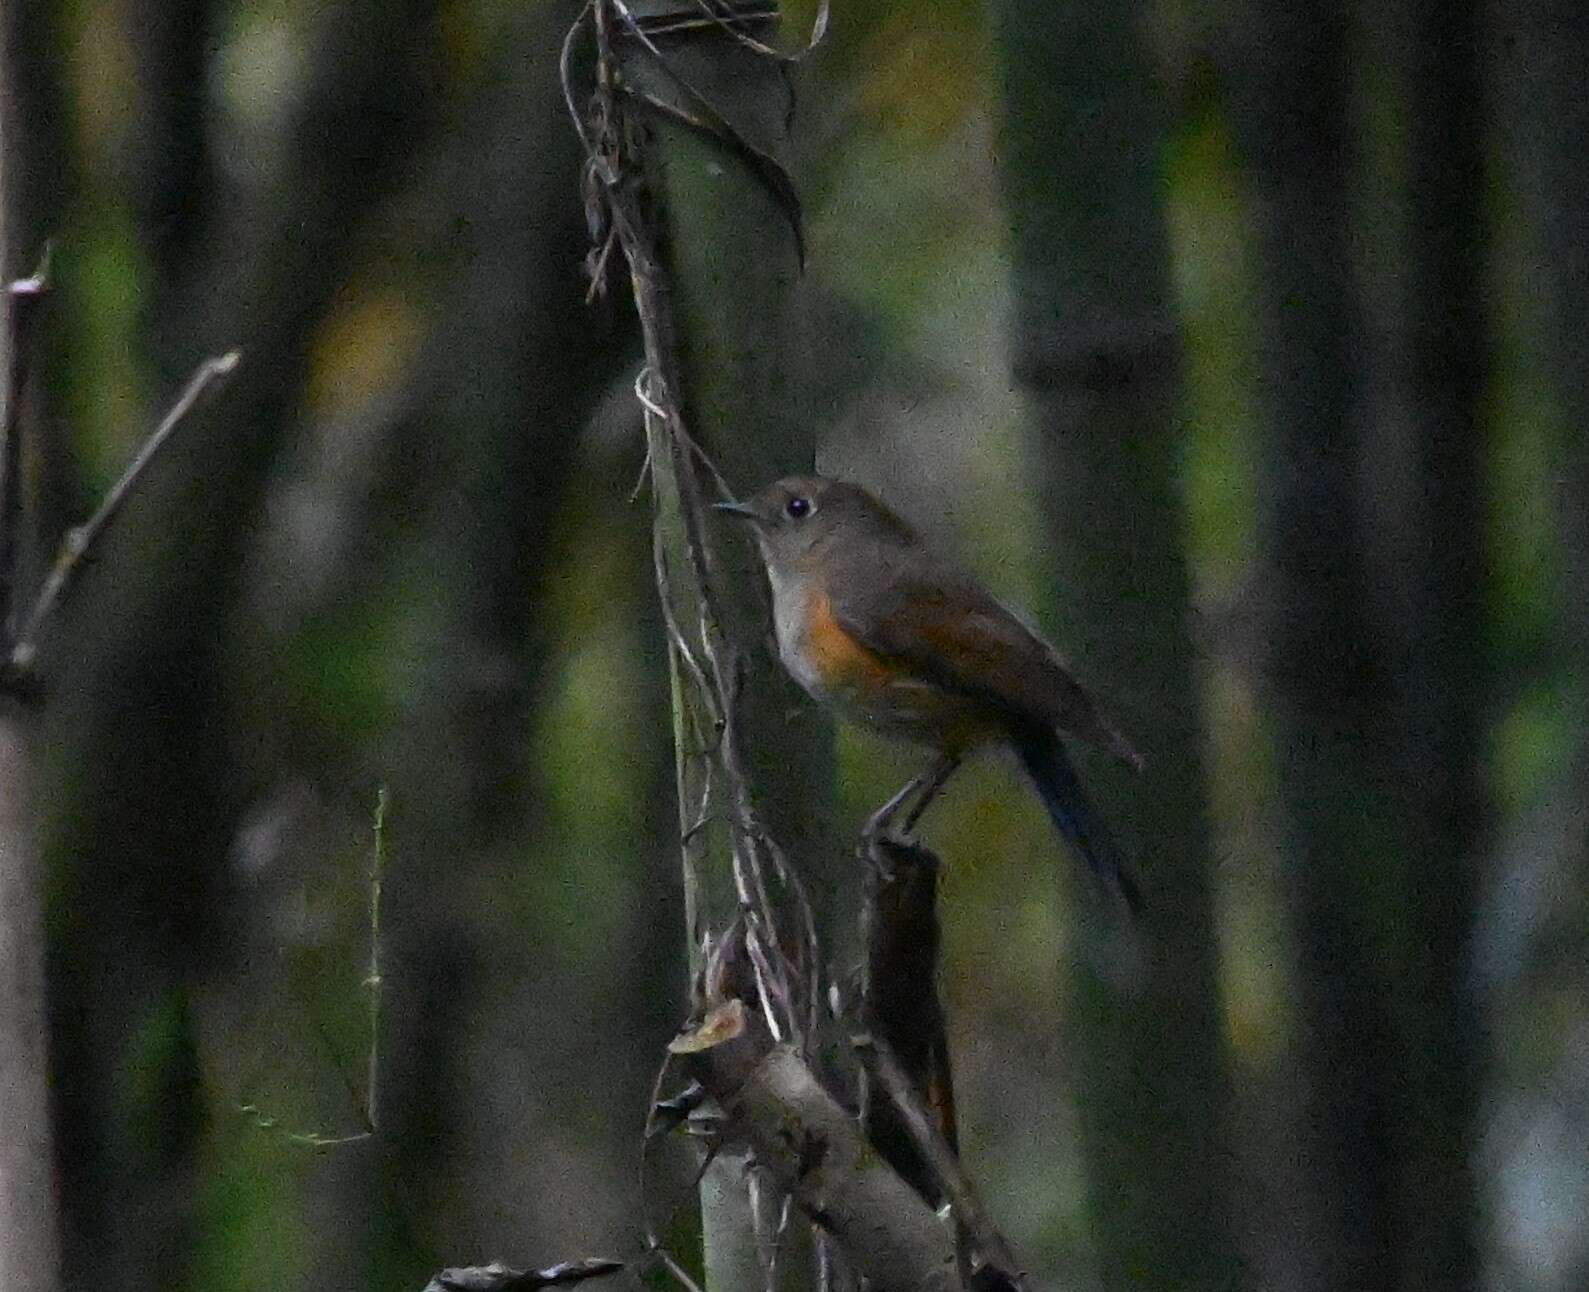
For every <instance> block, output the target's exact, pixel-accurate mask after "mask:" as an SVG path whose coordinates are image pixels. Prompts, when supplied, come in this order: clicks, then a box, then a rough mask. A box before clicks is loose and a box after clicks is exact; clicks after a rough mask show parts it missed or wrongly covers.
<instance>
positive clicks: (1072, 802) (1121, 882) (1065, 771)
mask: <svg viewBox="0 0 1589 1292" xmlns="http://www.w3.org/2000/svg"><path fill="white" fill-rule="evenodd" d="M1011 743H1012V744H1014V746H1015V752H1016V753H1017V754H1019V755H1020V758H1021V764H1022V766H1024V767H1025V768H1026V772H1027V775H1028V776H1030V777H1031V778H1032V784H1033V785H1035V786H1036V787H1037V792H1038V795H1039V796H1040V797H1041V798H1042V800H1043V806H1044V807H1046V808H1047V809H1048V815H1049V816H1050V817H1052V818H1053V821H1054V824H1055V825H1056V826H1057V827H1059V832H1060V834H1062V835H1064V836H1065V840H1066V842H1068V843H1069V844H1070V846H1071V847H1072V848H1074V849H1075V850H1076V852H1077V854H1078V855H1079V856H1080V857H1081V859H1082V860H1083V861H1085V862H1086V863H1087V868H1088V869H1089V870H1091V871H1092V873H1093V875H1094V877H1095V878H1096V879H1097V880H1098V883H1099V884H1100V885H1101V886H1102V887H1103V888H1104V889H1105V890H1106V891H1107V892H1108V893H1109V894H1110V895H1111V896H1112V897H1114V898H1116V899H1117V900H1119V901H1120V902H1121V903H1122V904H1123V905H1124V906H1125V908H1126V910H1128V911H1130V912H1131V914H1133V915H1135V914H1136V913H1137V911H1138V910H1139V909H1140V908H1141V905H1142V895H1141V892H1140V890H1139V889H1138V888H1137V881H1136V879H1135V878H1134V877H1133V875H1132V873H1131V868H1130V865H1129V863H1127V861H1126V859H1125V854H1124V853H1122V852H1121V851H1120V848H1119V846H1118V845H1117V844H1116V843H1115V841H1114V836H1113V835H1112V834H1111V833H1110V831H1109V827H1108V825H1107V824H1106V823H1105V822H1104V819H1103V817H1102V815H1101V814H1100V813H1099V811H1098V809H1097V808H1095V807H1094V806H1093V804H1092V800H1091V799H1089V798H1088V797H1087V794H1086V791H1085V790H1083V789H1082V787H1081V779H1080V778H1079V777H1078V776H1077V775H1076V769H1075V768H1074V767H1073V766H1072V765H1071V761H1070V758H1069V756H1068V755H1067V754H1066V753H1065V747H1064V746H1063V745H1062V744H1060V741H1059V736H1058V735H1057V734H1056V733H1055V732H1054V731H1053V730H1051V729H1050V728H1047V727H1039V726H1036V725H1031V726H1023V727H1019V728H1017V729H1016V731H1015V732H1014V734H1013V737H1012V741H1011Z"/></svg>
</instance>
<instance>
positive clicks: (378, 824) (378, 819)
mask: <svg viewBox="0 0 1589 1292" xmlns="http://www.w3.org/2000/svg"><path fill="white" fill-rule="evenodd" d="M388 802H389V796H388V794H387V790H386V786H384V785H383V786H381V788H380V789H379V790H377V791H376V795H375V822H374V836H375V837H374V840H373V841H372V843H371V845H370V967H369V971H368V972H367V973H366V974H365V977H364V982H363V984H362V985H363V986H364V987H366V988H367V989H368V990H369V993H370V1004H369V1054H368V1056H367V1057H366V1059H365V1086H364V1089H363V1091H360V1090H359V1088H358V1085H357V1083H356V1082H355V1081H353V1080H352V1079H351V1078H349V1077H347V1076H346V1074H344V1077H343V1079H344V1081H345V1082H346V1084H347V1087H348V1098H349V1101H350V1102H351V1103H352V1105H353V1112H354V1115H355V1116H356V1117H357V1118H358V1119H359V1125H360V1127H361V1128H362V1129H360V1130H357V1131H355V1132H353V1133H352V1134H351V1135H326V1134H323V1133H321V1132H320V1131H288V1130H286V1129H285V1128H284V1127H283V1126H282V1123H281V1119H280V1118H278V1117H273V1116H271V1115H270V1114H269V1113H267V1112H265V1111H264V1110H263V1109H261V1108H260V1107H259V1105H258V1104H239V1105H238V1109H237V1111H238V1112H240V1113H242V1114H243V1115H244V1116H245V1117H247V1118H248V1119H249V1120H250V1121H252V1122H253V1123H254V1126H255V1127H256V1128H257V1129H259V1130H262V1131H277V1130H280V1131H282V1134H283V1136H284V1138H285V1139H286V1140H287V1142H288V1143H289V1144H300V1145H302V1146H303V1147H305V1148H341V1147H343V1146H344V1145H348V1144H357V1143H360V1142H361V1141H363V1140H367V1139H369V1138H371V1137H372V1136H373V1135H374V1134H375V1132H376V1131H377V1130H378V1129H379V1126H378V1124H377V1122H376V1112H377V1108H378V1103H377V1090H378V1088H379V1081H380V1072H381V1069H380V1063H381V986H382V981H383V980H382V977H381V883H382V880H383V879H384V876H385V870H386V808H387V804H388ZM310 1018H311V1021H312V1022H313V1023H314V1026H315V1030H316V1031H317V1032H319V1034H320V1037H321V1040H322V1042H323V1043H324V1044H325V1047H326V1049H327V1050H328V1051H330V1050H332V1049H333V1048H334V1047H333V1046H332V1044H331V1039H330V1037H329V1036H328V1035H327V1034H326V1032H325V1030H324V1028H323V1027H322V1026H321V1024H320V1021H319V1020H318V1019H317V1018H315V1017H314V1016H313V1015H311V1016H310ZM338 1066H339V1068H340V1064H339V1065H338ZM525 1286H526V1287H529V1286H540V1285H539V1284H535V1285H531V1284H525Z"/></svg>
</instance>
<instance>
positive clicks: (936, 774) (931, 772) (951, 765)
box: [904, 754, 960, 836]
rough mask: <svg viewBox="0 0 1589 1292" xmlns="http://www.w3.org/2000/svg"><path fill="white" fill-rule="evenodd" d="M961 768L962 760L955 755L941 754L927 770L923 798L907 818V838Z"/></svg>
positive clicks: (922, 788) (919, 799)
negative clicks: (928, 806)
mask: <svg viewBox="0 0 1589 1292" xmlns="http://www.w3.org/2000/svg"><path fill="white" fill-rule="evenodd" d="M959 766H960V760H959V759H958V758H956V757H955V756H954V755H953V754H939V755H938V759H937V761H936V762H934V763H933V765H932V766H931V767H929V768H928V769H927V772H926V781H925V784H923V785H922V787H921V797H920V798H918V799H917V800H916V805H915V806H914V807H913V808H911V810H910V815H909V816H907V817H906V818H905V829H904V833H905V834H906V835H907V836H908V835H909V834H910V832H911V831H912V830H914V829H915V828H916V822H917V821H919V820H921V814H922V813H923V812H925V811H926V810H927V805H928V804H929V803H931V802H932V801H933V800H934V799H935V798H937V797H938V791H939V790H941V789H943V787H944V786H945V785H946V784H947V783H948V781H949V778H950V777H951V776H953V775H954V774H955V769H956V768H958V767H959Z"/></svg>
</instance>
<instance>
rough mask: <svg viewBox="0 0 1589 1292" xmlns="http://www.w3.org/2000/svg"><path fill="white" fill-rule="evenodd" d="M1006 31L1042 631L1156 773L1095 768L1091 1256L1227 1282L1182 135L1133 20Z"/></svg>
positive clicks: (1021, 362) (1088, 1126)
mask: <svg viewBox="0 0 1589 1292" xmlns="http://www.w3.org/2000/svg"><path fill="white" fill-rule="evenodd" d="M994 12H995V14H996V15H997V18H998V25H997V28H996V32H997V37H998V56H999V63H1000V68H1001V71H1002V75H1003V89H1004V101H1003V106H1002V111H1003V122H1002V127H1001V132H1000V140H1001V143H1002V148H1003V152H1002V157H1003V180H1004V187H1005V192H1006V200H1007V203H1008V211H1009V218H1010V221H1011V225H1012V229H1013V246H1012V253H1013V259H1014V273H1015V298H1016V319H1015V326H1016V332H1015V338H1014V345H1013V348H1014V352H1015V363H1016V372H1017V376H1018V378H1019V379H1020V381H1021V383H1022V385H1023V387H1024V388H1025V390H1026V391H1027V393H1028V396H1029V398H1030V400H1031V404H1032V413H1033V417H1034V419H1035V420H1036V422H1037V425H1038V427H1039V430H1040V461H1041V463H1042V476H1041V478H1040V480H1039V488H1040V490H1041V493H1042V497H1043V501H1044V505H1045V511H1046V514H1047V516H1048V518H1049V523H1050V524H1051V526H1052V529H1051V530H1050V533H1051V536H1052V540H1053V541H1052V544H1051V547H1052V551H1053V562H1054V563H1053V566H1052V567H1051V574H1052V575H1053V578H1054V582H1055V599H1054V601H1053V603H1052V604H1051V607H1050V613H1049V622H1050V623H1051V625H1052V626H1053V627H1054V629H1055V632H1054V636H1055V638H1056V639H1057V640H1059V641H1060V642H1061V643H1062V644H1063V645H1064V646H1065V647H1067V648H1068V649H1069V651H1070V652H1071V653H1072V656H1073V658H1074V660H1075V662H1076V664H1077V665H1078V668H1079V671H1080V672H1081V674H1082V676H1083V677H1084V679H1085V680H1086V681H1087V682H1088V684H1089V685H1090V687H1091V689H1092V690H1093V691H1094V693H1095V695H1096V696H1097V698H1098V700H1099V702H1100V703H1101V704H1102V706H1103V707H1104V708H1105V710H1106V711H1109V712H1111V713H1112V714H1113V715H1114V717H1116V718H1117V719H1118V721H1119V723H1120V725H1121V726H1122V727H1123V729H1124V730H1125V731H1126V732H1128V733H1129V734H1130V736H1131V738H1132V739H1133V740H1134V741H1136V742H1138V743H1139V744H1140V746H1141V747H1142V750H1143V753H1144V754H1145V756H1146V758H1147V764H1148V770H1147V772H1146V773H1145V774H1144V775H1143V776H1141V777H1140V778H1132V777H1131V776H1130V774H1129V773H1122V772H1118V771H1115V770H1112V769H1106V768H1104V767H1103V766H1101V760H1099V759H1093V758H1090V757H1089V758H1087V760H1086V767H1085V770H1086V772H1087V773H1088V780H1089V782H1090V783H1091V785H1092V786H1093V787H1094V789H1095V792H1096V795H1097V797H1098V798H1099V800H1100V806H1101V807H1102V808H1103V809H1104V813H1105V815H1106V816H1107V817H1109V818H1111V819H1112V820H1113V821H1114V822H1115V823H1116V825H1117V827H1118V829H1119V831H1120V833H1121V836H1122V838H1123V839H1125V840H1128V841H1130V843H1131V848H1130V850H1131V851H1132V852H1134V853H1135V854H1136V856H1137V857H1138V859H1139V862H1140V869H1141V872H1142V881H1143V887H1144V892H1145V908H1146V909H1145V912H1144V917H1143V923H1142V928H1141V930H1140V933H1141V942H1142V945H1143V947H1144V948H1145V950H1146V952H1147V954H1146V958H1145V963H1144V965H1143V970H1144V972H1143V974H1142V976H1141V981H1140V982H1139V983H1137V984H1135V986H1134V987H1133V986H1132V985H1130V984H1127V985H1124V986H1122V985H1121V984H1119V983H1114V982H1111V981H1109V980H1108V977H1107V975H1105V976H1099V975H1096V974H1094V973H1090V972H1088V971H1086V970H1085V969H1083V968H1080V967H1077V968H1076V969H1075V970H1074V972H1073V974H1072V979H1071V991H1072V992H1073V993H1074V1006H1075V1009H1074V1017H1075V1018H1076V1019H1077V1029H1076V1035H1075V1044H1076V1045H1077V1047H1078V1048H1079V1049H1080V1050H1081V1052H1082V1057H1081V1059H1080V1063H1079V1067H1080V1069H1081V1071H1082V1072H1083V1074H1084V1075H1083V1077H1082V1088H1081V1090H1080V1092H1079V1103H1080V1115H1081V1126H1082V1132H1083V1135H1084V1144H1083V1150H1084V1153H1085V1157H1086V1167H1087V1172H1088V1178H1089V1185H1090V1195H1091V1200H1092V1201H1091V1205H1092V1212H1093V1225H1094V1233H1095V1237H1096V1243H1097V1257H1098V1262H1099V1265H1100V1268H1101V1272H1102V1276H1103V1284H1104V1286H1106V1287H1125V1286H1127V1285H1129V1286H1132V1287H1143V1288H1177V1289H1183V1288H1216V1287H1227V1286H1230V1285H1232V1284H1233V1283H1234V1282H1235V1281H1236V1279H1237V1276H1238V1272H1239V1269H1240V1258H1239V1255H1238V1253H1237V1251H1236V1249H1235V1236H1234V1232H1233V1225H1232V1218H1231V1208H1232V1196H1231V1194H1232V1189H1233V1185H1234V1182H1233V1180H1232V1179H1231V1172H1230V1167H1229V1162H1230V1160H1231V1157H1232V1154H1231V1152H1230V1149H1229V1141H1228V1135H1229V1130H1230V1128H1229V1126H1228V1125H1227V1122H1226V1119H1227V1116H1228V1113H1229V1078H1228V1073H1227V1066H1226V1056H1225V1052H1224V1048H1223V1039H1222V1019H1221V1012H1220V996H1219V986H1218V980H1217V965H1216V945H1215V940H1214V930H1213V920H1212V897H1211V892H1210V862H1211V856H1210V846H1209V845H1210V838H1209V832H1210V823H1209V818H1208V803H1207V790H1206V786H1205V784H1204V764H1203V756H1204V744H1205V736H1204V732H1203V727H1202V722H1201V715H1200V712H1199V708H1198V696H1199V681H1200V679H1199V677H1198V674H1197V670H1196V656H1195V651H1194V648H1193V644H1192V640H1191V636H1190V626H1189V622H1188V620H1189V613H1190V610H1189V600H1188V597H1189V586H1188V571H1187V561H1186V555H1185V552H1184V550H1183V535H1184V532H1185V529H1186V522H1185V519H1184V508H1183V504H1182V499H1181V496H1180V492H1179V490H1180V479H1179V475H1178V465H1179V462H1180V457H1181V453H1180V446H1179V444H1178V440H1177V435H1178V429H1179V414H1178V408H1177V403H1178V400H1179V398H1180V391H1179V383H1178V372H1177V368H1178V349H1179V346H1178V341H1177V335H1176V326H1177V325H1176V318H1175V309H1174V303H1173V300H1172V296H1171V288H1170V281H1169V265H1168V250H1167V245H1166V234H1165V230H1164V216H1163V212H1162V210H1161V203H1160V192H1159V189H1160V185H1161V183H1162V181H1161V178H1160V177H1161V175H1162V172H1163V162H1162V151H1163V147H1164V141H1165V131H1166V128H1167V123H1166V120H1165V113H1164V109H1163V106H1162V105H1161V104H1160V103H1159V102H1158V101H1157V99H1156V96H1155V92H1154V89H1153V86H1152V83H1151V80H1150V76H1149V72H1148V68H1147V55H1146V51H1145V49H1144V48H1143V44H1142V34H1141V33H1140V32H1139V31H1138V30H1137V29H1136V28H1135V26H1134V21H1135V19H1134V14H1135V10H1134V9H1133V8H1132V6H1130V5H1123V4H1115V5H1103V6H1101V7H1100V6H1097V5H1094V6H1090V7H1089V6H1075V5H1071V6H1064V7H1063V8H1061V9H1058V10H1053V11H1046V12H1045V13H1044V15H1043V17H1042V18H1041V19H1040V20H1039V19H1036V18H1034V17H1033V11H1032V10H1031V8H1030V6H1027V5H1022V4H1016V3H1003V4H999V5H996V6H995V9H994ZM1057 851H1058V848H1057V846H1056V852H1057ZM1082 937H1083V941H1084V943H1085V942H1086V941H1087V940H1088V938H1089V929H1088V926H1087V924H1086V923H1085V921H1084V922H1083V927H1082ZM1099 953H1100V954H1102V955H1104V956H1106V957H1107V956H1108V955H1109V954H1110V952H1109V948H1108V947H1101V948H1099Z"/></svg>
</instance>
